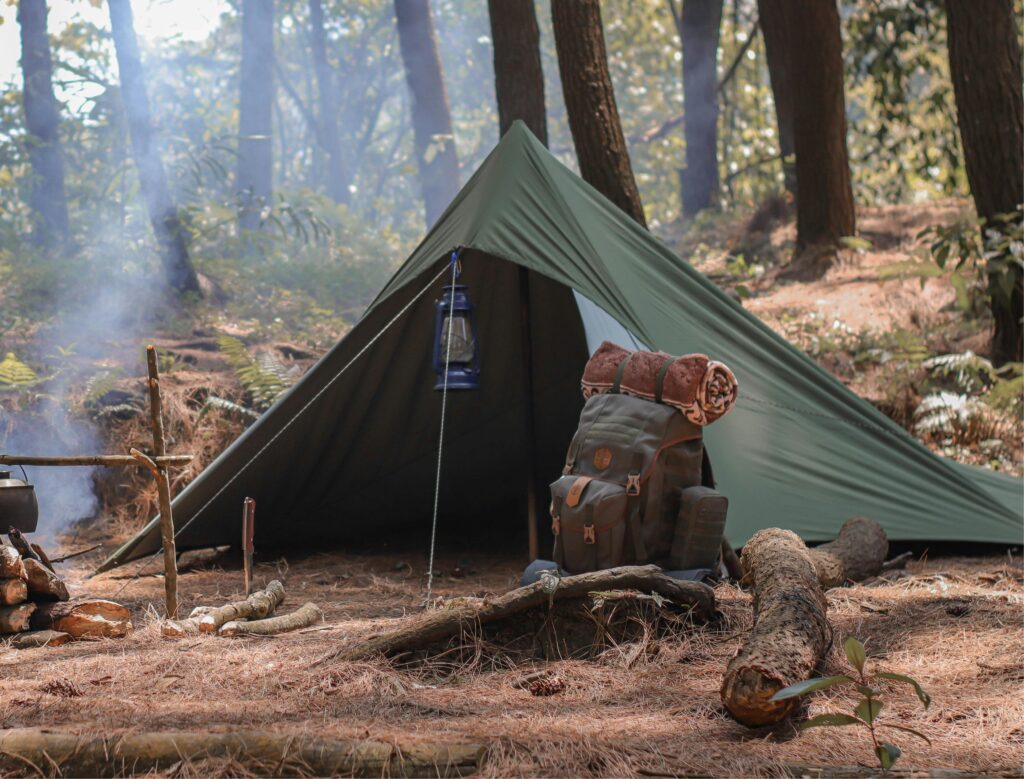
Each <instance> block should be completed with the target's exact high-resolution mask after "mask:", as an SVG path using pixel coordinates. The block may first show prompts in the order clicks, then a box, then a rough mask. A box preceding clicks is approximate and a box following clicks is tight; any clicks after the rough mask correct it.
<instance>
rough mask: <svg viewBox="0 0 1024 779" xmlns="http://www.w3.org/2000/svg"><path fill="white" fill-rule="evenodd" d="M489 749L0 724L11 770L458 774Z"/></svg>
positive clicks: (1, 761) (1, 747)
mask: <svg viewBox="0 0 1024 779" xmlns="http://www.w3.org/2000/svg"><path fill="white" fill-rule="evenodd" d="M483 755H484V748H483V747H482V746H479V745H476V744H451V745H446V744H436V743H422V742H420V743H392V742H386V741H372V740H369V739H367V740H362V739H360V740H358V741H322V740H319V739H316V738H313V737H310V736H306V735H302V734H288V733H265V732H259V731H236V732H233V733H194V732H165V733H128V734H124V735H121V736H110V735H97V734H89V735H76V734H74V733H66V732H65V733H62V732H55V731H48V730H40V729H36V728H13V729H10V730H0V756H2V757H0V766H2V767H3V768H4V769H5V773H6V772H9V771H12V770H15V769H17V770H24V768H25V766H26V765H29V766H42V765H45V766H47V771H48V772H49V771H51V770H52V771H53V772H54V773H55V774H56V775H59V776H64V777H90V776H134V775H135V774H141V773H148V772H154V773H155V772H160V773H163V772H165V771H167V770H168V769H170V768H172V767H173V766H178V765H181V764H185V765H189V764H190V763H194V762H196V761H199V760H203V759H206V758H230V759H231V760H232V761H233V765H238V764H249V763H256V764H263V765H266V766H273V773H274V774H275V775H285V776H288V775H296V774H298V775H300V776H308V775H313V776H354V777H364V776H365V777H381V776H392V777H404V776H425V777H454V776H465V775H467V774H471V773H474V772H475V771H476V770H477V769H478V768H479V766H480V764H481V762H482V760H483ZM199 773H200V774H202V773H203V770H202V769H201V768H200V769H199Z"/></svg>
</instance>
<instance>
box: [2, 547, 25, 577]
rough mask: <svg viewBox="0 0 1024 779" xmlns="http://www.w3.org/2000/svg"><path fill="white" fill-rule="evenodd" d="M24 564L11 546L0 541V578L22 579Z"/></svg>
mask: <svg viewBox="0 0 1024 779" xmlns="http://www.w3.org/2000/svg"><path fill="white" fill-rule="evenodd" d="M24 578H25V564H24V563H23V562H22V561H21V555H20V554H18V550H17V549H15V548H14V547H13V546H7V544H2V543H0V579H24Z"/></svg>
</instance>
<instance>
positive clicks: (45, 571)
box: [25, 560, 71, 601]
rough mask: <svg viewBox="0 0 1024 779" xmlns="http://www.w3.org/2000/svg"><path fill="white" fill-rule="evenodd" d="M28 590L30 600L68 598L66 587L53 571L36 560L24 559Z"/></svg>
mask: <svg viewBox="0 0 1024 779" xmlns="http://www.w3.org/2000/svg"><path fill="white" fill-rule="evenodd" d="M25 573H26V574H27V575H28V591H29V593H31V595H32V600H36V601H39V600H69V599H70V597H71V596H70V595H69V594H68V588H67V586H66V585H65V584H64V582H63V581H61V579H60V577H59V576H57V574H55V573H54V572H53V571H51V570H50V569H49V568H47V567H46V566H45V565H43V564H42V563H41V562H39V561H38V560H25Z"/></svg>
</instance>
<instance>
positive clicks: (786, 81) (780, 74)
mask: <svg viewBox="0 0 1024 779" xmlns="http://www.w3.org/2000/svg"><path fill="white" fill-rule="evenodd" d="M768 5H769V6H770V0H769V3H768ZM758 8H759V13H760V14H761V19H762V20H763V19H764V14H765V12H766V11H767V12H769V13H770V12H771V11H772V9H771V8H770V7H769V8H764V7H762V3H761V2H759V3H758ZM759 27H760V28H761V35H762V37H764V40H765V59H766V60H767V61H768V77H769V79H770V81H771V85H772V99H773V102H774V103H775V124H776V130H777V132H778V136H779V154H780V155H781V156H782V177H783V184H784V186H785V187H786V191H787V192H790V193H792V194H793V196H794V197H795V196H796V194H797V182H796V158H795V155H796V150H795V149H794V144H793V89H794V86H795V84H794V78H793V76H792V75H791V67H792V66H791V63H790V56H789V47H790V46H791V45H792V44H791V43H790V41H789V38H788V32H789V31H788V29H787V28H786V27H785V25H779V24H775V25H771V35H772V44H773V45H771V46H769V45H768V33H767V32H765V31H764V23H763V21H762V23H761V24H760V25H759Z"/></svg>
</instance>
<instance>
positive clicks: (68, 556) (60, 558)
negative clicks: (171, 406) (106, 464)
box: [50, 457, 135, 563]
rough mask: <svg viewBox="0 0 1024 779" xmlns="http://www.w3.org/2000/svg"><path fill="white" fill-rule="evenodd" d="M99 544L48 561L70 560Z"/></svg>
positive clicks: (98, 546)
mask: <svg viewBox="0 0 1024 779" xmlns="http://www.w3.org/2000/svg"><path fill="white" fill-rule="evenodd" d="M132 459H133V460H134V459H135V458H134V457H133V458H132ZM101 546H103V544H93V545H92V546H90V547H86V548H85V549H79V550H78V551H77V552H68V553H67V554H64V555H61V556H60V557H54V558H51V560H50V562H51V563H63V562H64V561H65V560H70V559H71V558H73V557H81V556H82V555H84V554H89V552H92V551H95V550H96V549H99V548H100V547H101Z"/></svg>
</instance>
